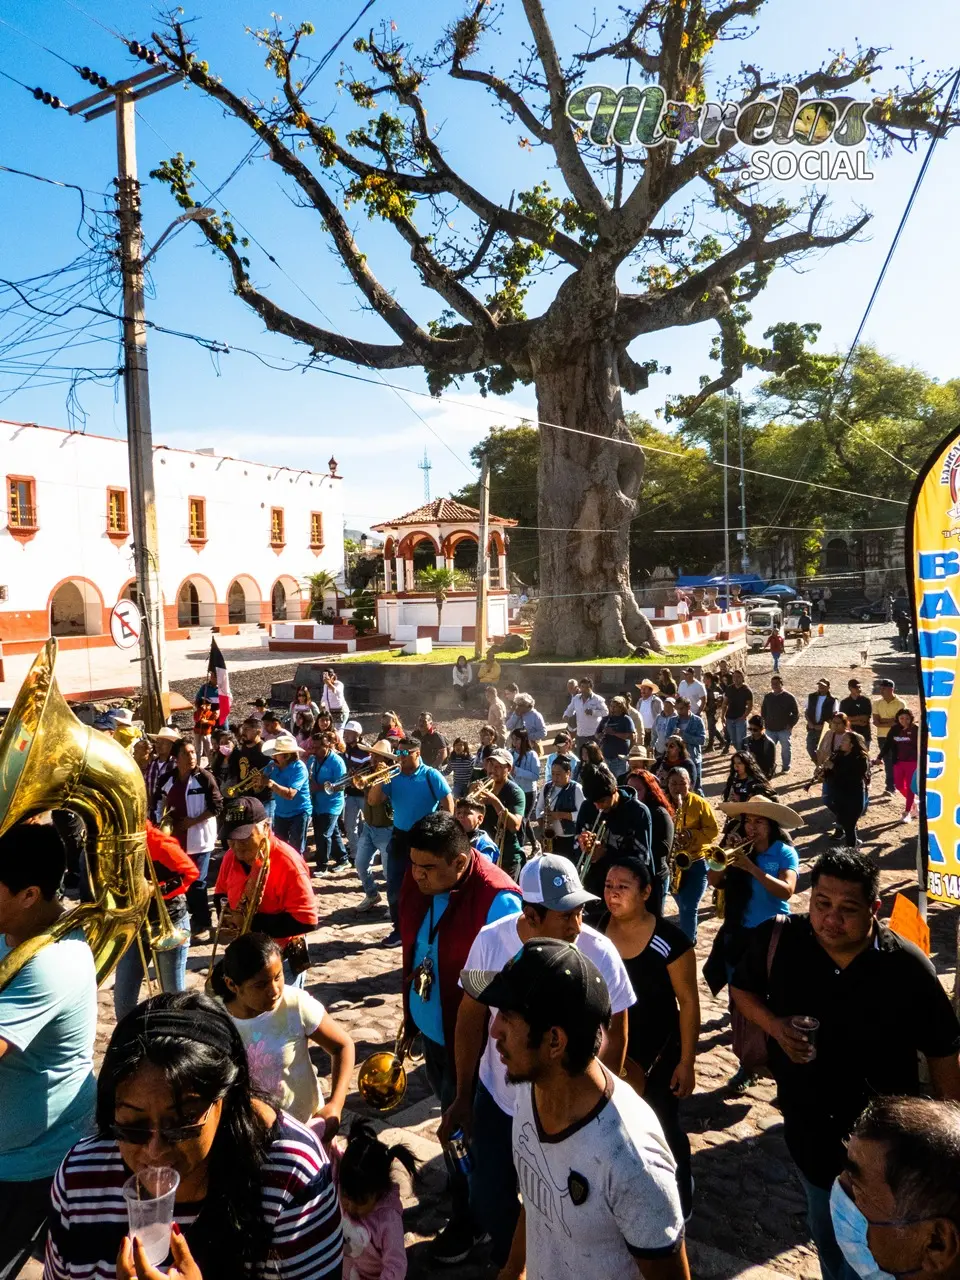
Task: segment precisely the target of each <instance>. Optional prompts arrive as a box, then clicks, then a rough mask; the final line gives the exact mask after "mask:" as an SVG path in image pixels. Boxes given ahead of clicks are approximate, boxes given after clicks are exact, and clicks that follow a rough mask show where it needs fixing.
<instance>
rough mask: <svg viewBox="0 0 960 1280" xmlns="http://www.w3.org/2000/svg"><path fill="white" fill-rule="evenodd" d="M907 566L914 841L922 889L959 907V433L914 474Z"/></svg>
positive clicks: (959, 431)
mask: <svg viewBox="0 0 960 1280" xmlns="http://www.w3.org/2000/svg"><path fill="white" fill-rule="evenodd" d="M907 565H908V580H909V587H910V596H911V600H912V603H913V625H914V633H915V635H916V638H917V662H918V667H919V676H920V708H921V723H920V768H919V770H918V783H919V791H920V839H921V849H922V850H925V852H926V866H927V892H928V894H929V896H930V897H931V898H933V899H936V900H937V901H938V902H949V903H950V904H951V906H955V907H956V906H960V808H958V806H960V681H958V675H960V428H958V430H957V431H955V432H954V433H953V435H951V436H950V438H949V439H947V440H945V441H944V442H943V443H942V444H941V445H940V446H939V447H938V448H937V450H936V451H935V452H934V454H933V455H932V457H931V458H930V459H929V460H928V462H927V464H926V465H925V466H924V468H923V470H922V471H921V472H920V474H919V476H918V477H917V482H916V485H915V486H914V490H913V495H912V497H911V506H910V510H909V513H908V519H907Z"/></svg>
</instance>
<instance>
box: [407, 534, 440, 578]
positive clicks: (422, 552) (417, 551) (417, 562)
mask: <svg viewBox="0 0 960 1280" xmlns="http://www.w3.org/2000/svg"><path fill="white" fill-rule="evenodd" d="M436 563H437V553H436V551H435V550H434V548H433V543H432V542H430V541H429V539H427V538H421V540H420V541H419V542H418V543H417V544H416V546H415V547H414V548H413V572H414V573H419V572H420V570H421V569H433V568H434V567H435V565H436Z"/></svg>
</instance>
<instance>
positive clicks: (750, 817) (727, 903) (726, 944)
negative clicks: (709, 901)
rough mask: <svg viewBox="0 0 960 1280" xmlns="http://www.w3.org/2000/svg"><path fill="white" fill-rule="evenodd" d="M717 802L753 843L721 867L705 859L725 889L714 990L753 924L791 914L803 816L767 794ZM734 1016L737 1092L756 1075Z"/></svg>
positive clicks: (727, 976)
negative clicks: (796, 841)
mask: <svg viewBox="0 0 960 1280" xmlns="http://www.w3.org/2000/svg"><path fill="white" fill-rule="evenodd" d="M719 808H720V809H721V810H722V811H723V812H724V813H726V814H728V815H729V816H730V817H733V818H740V819H741V820H742V824H743V830H744V834H745V836H746V840H747V841H748V842H749V843H748V844H747V845H745V846H744V847H742V848H738V849H737V850H736V851H735V852H730V853H728V855H727V856H728V857H729V861H728V862H727V863H726V865H725V866H723V867H720V866H719V865H718V864H717V863H716V862H711V861H710V860H709V859H708V861H707V879H708V881H709V882H710V884H711V885H713V886H714V887H715V888H722V890H723V899H722V901H723V924H722V925H721V926H720V929H719V931H718V932H717V936H716V938H715V939H714V942H713V948H712V950H711V952H710V956H709V958H708V960H707V963H706V964H705V965H704V969H703V972H704V977H705V978H706V979H707V982H708V983H709V985H710V989H711V990H712V991H713V994H714V995H717V994H718V993H719V992H720V991H721V990H722V989H723V987H724V986H725V985H726V984H727V983H728V982H730V980H731V979H732V977H733V971H734V969H735V968H736V967H737V965H738V964H739V963H740V960H741V959H742V957H743V956H744V954H745V953H746V950H747V947H748V946H749V943H750V938H751V932H752V930H754V929H756V928H757V927H758V925H761V924H763V923H764V921H766V920H772V919H773V918H774V917H775V916H778V915H789V914H790V899H791V898H792V897H793V895H794V893H795V892H796V889H797V876H798V874H799V870H800V859H799V858H798V857H797V851H796V849H795V848H794V847H793V845H792V844H791V842H790V838H789V834H788V833H789V832H790V831H792V830H793V828H794V827H798V826H801V825H802V823H803V818H801V817H800V815H799V814H798V813H796V812H795V811H794V810H793V809H790V808H788V807H787V806H786V805H784V804H778V803H777V802H776V801H775V800H768V799H767V798H766V797H765V796H759V795H755V796H751V797H750V798H749V800H745V801H742V802H736V801H731V802H729V803H721V804H720V805H719ZM731 1003H732V1002H731ZM736 1022H737V1020H736V1018H734V1028H735V1034H734V1043H733V1048H734V1052H735V1053H736V1054H737V1057H738V1058H740V1066H739V1067H738V1069H737V1071H736V1072H735V1073H734V1075H733V1076H732V1077H731V1079H730V1082H729V1085H728V1088H730V1089H732V1090H733V1092H734V1093H743V1091H744V1090H745V1089H749V1088H750V1086H751V1085H752V1084H753V1083H754V1082H755V1081H756V1079H757V1075H756V1072H755V1069H754V1064H753V1063H751V1062H750V1061H749V1060H744V1057H743V1056H742V1046H741V1044H740V1043H739V1042H738V1035H737V1034H736Z"/></svg>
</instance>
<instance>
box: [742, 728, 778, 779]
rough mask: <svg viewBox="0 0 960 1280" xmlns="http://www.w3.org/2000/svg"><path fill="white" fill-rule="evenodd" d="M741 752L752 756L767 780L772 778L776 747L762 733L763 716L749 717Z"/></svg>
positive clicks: (770, 739)
mask: <svg viewBox="0 0 960 1280" xmlns="http://www.w3.org/2000/svg"><path fill="white" fill-rule="evenodd" d="M742 750H743V751H744V752H745V753H746V754H747V755H751V756H753V758H754V760H756V762H757V764H758V765H759V766H760V768H761V769H762V770H763V772H764V773H765V774H766V776H767V777H768V778H772V777H773V774H774V771H775V770H776V767H777V745H776V743H775V742H774V741H773V739H772V738H768V737H767V735H766V733H765V732H764V728H763V716H751V717H750V719H749V720H748V721H747V736H746V738H745V739H744V742H743V747H742Z"/></svg>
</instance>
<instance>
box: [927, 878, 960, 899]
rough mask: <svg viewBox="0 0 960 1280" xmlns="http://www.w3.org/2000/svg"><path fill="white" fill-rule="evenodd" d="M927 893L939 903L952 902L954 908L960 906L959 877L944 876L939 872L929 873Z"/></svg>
mask: <svg viewBox="0 0 960 1280" xmlns="http://www.w3.org/2000/svg"><path fill="white" fill-rule="evenodd" d="M927 891H928V893H929V894H930V896H931V897H933V898H937V899H938V900H939V901H940V902H952V903H953V904H954V905H955V906H960V876H945V875H944V874H943V873H942V872H941V871H931V872H930V873H929V880H928V883H927Z"/></svg>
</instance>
